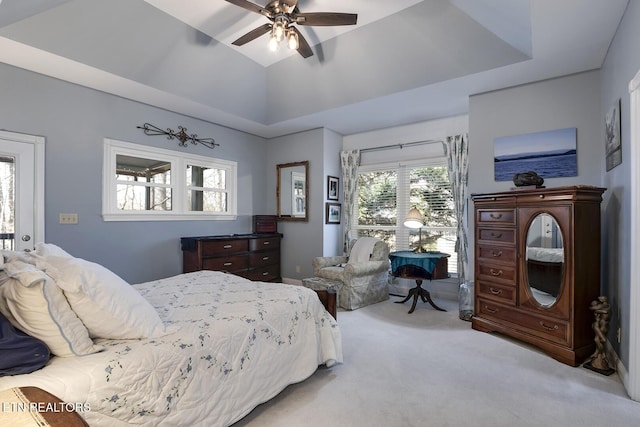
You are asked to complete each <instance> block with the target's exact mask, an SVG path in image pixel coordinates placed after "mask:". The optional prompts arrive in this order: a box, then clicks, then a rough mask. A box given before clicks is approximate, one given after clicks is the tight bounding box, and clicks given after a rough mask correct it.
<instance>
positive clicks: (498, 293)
mask: <svg viewBox="0 0 640 427" xmlns="http://www.w3.org/2000/svg"><path fill="white" fill-rule="evenodd" d="M489 291H491V293H492V294H494V295H500V294H501V293H502V289H495V288H489Z"/></svg>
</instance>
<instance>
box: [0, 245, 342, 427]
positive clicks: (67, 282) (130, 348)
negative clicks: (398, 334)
mask: <svg viewBox="0 0 640 427" xmlns="http://www.w3.org/2000/svg"><path fill="white" fill-rule="evenodd" d="M56 251H57V249H56ZM36 252H38V251H36ZM39 252H40V253H37V254H34V255H33V256H34V257H35V260H34V259H33V258H31V259H30V260H28V262H23V263H19V262H18V261H16V262H13V264H16V263H17V264H18V266H19V268H18V270H20V269H22V270H21V271H19V273H21V275H22V276H20V275H16V272H15V271H12V269H11V268H4V269H3V272H4V274H5V279H4V283H3V284H2V285H0V290H3V289H4V291H5V293H4V296H3V298H4V301H0V311H2V312H3V313H5V312H7V313H8V314H9V316H11V310H10V309H9V308H7V306H10V305H11V301H13V300H12V298H13V299H14V300H15V299H16V298H14V297H13V296H12V294H11V292H10V291H8V290H7V289H18V290H19V291H21V292H22V290H23V289H22V288H28V289H30V288H29V287H26V286H24V283H23V286H22V287H21V286H19V285H18V284H17V282H16V281H17V280H18V279H17V277H18V276H20V278H21V279H23V280H24V281H25V283H28V284H30V285H29V286H30V287H31V288H34V287H35V288H37V291H38V294H39V295H45V296H48V304H49V306H48V309H49V311H50V312H51V310H52V304H54V305H55V304H59V305H60V307H61V306H63V305H64V304H65V301H66V303H68V307H69V308H70V309H71V312H72V313H71V314H77V315H78V318H80V319H81V320H82V323H84V324H85V325H86V326H87V333H88V341H87V339H86V336H84V335H83V334H82V331H80V332H78V333H75V334H74V335H73V336H74V337H79V336H81V335H83V336H82V338H84V341H83V340H82V339H79V341H81V342H72V343H71V344H69V342H67V341H64V340H62V341H59V342H51V343H50V345H49V343H47V344H48V345H49V347H50V348H56V350H55V352H56V353H59V354H61V355H59V356H53V357H52V358H51V359H50V360H49V361H48V363H47V364H46V366H44V367H43V368H41V369H38V370H35V371H34V372H31V373H28V374H21V375H12V376H2V377H0V390H4V389H8V388H13V387H23V386H35V387H39V388H41V389H43V390H45V391H47V392H49V393H52V394H53V395H55V396H57V397H59V398H61V399H62V400H64V401H65V402H73V403H78V404H84V405H85V406H84V407H88V408H90V410H88V411H86V412H84V413H82V415H83V417H84V418H85V419H86V420H87V422H88V423H89V424H90V425H91V426H120V425H122V426H125V425H149V426H156V425H191V426H197V425H206V426H228V425H230V424H232V423H234V422H236V421H237V420H239V419H241V418H242V417H244V416H245V415H247V414H248V413H249V412H250V411H251V410H252V409H253V408H254V407H256V406H257V405H259V404H261V403H263V402H265V401H267V400H269V399H271V398H272V397H274V396H275V395H277V394H278V393H279V392H280V391H282V390H283V389H284V388H285V387H286V386H287V385H289V384H293V383H296V382H300V381H303V380H305V379H306V378H308V377H309V376H311V375H312V374H313V373H314V372H315V371H316V370H317V369H318V367H319V366H321V365H324V366H327V367H331V366H332V365H334V364H335V363H341V362H342V346H341V335H340V330H339V327H338V324H337V323H336V321H335V319H334V318H333V317H332V316H331V315H330V314H329V313H328V312H327V311H326V310H325V309H324V307H323V305H322V304H321V303H320V301H319V299H318V296H317V294H316V293H315V292H314V291H312V290H309V289H307V288H304V287H301V286H293V285H285V284H282V283H263V282H252V281H249V280H247V279H244V278H241V277H238V276H234V275H231V274H225V273H222V272H217V271H206V270H203V271H198V272H193V273H186V274H181V275H178V276H175V277H171V278H166V279H161V280H155V281H151V282H146V283H141V284H136V285H132V286H129V289H128V290H124V292H126V294H125V295H124V296H122V297H118V296H112V299H115V301H110V300H109V298H105V295H104V294H101V292H102V287H101V286H102V283H101V281H105V278H104V277H102V276H105V277H107V278H108V280H111V281H116V282H118V286H112V284H107V285H106V286H105V287H106V288H109V290H110V291H111V292H113V290H114V289H116V290H117V291H118V294H119V293H121V292H123V289H124V288H120V286H122V285H123V284H122V283H120V282H119V280H120V281H121V279H119V278H117V276H115V275H113V273H110V272H109V271H108V270H106V269H104V268H103V267H101V266H99V265H97V264H93V263H89V262H88V261H83V260H80V259H79V258H73V257H71V256H70V255H68V254H66V255H65V254H64V253H63V254H59V253H57V252H56V255H51V254H49V255H46V252H47V251H46V250H44V251H39ZM43 252H44V253H45V254H44V255H43V254H42V253H43ZM49 252H51V251H49ZM57 255H61V256H57ZM67 255H68V256H67ZM6 260H7V257H6V256H5V261H6ZM78 260H80V261H78ZM22 261H24V260H22ZM10 264H12V263H6V262H5V265H4V267H7V265H10ZM25 265H27V266H26V267H25ZM78 265H79V267H78ZM2 268H3V267H2V266H0V269H2ZM25 270H26V271H27V272H28V274H27V273H25ZM87 270H88V271H89V272H90V274H89V273H87ZM43 275H44V277H45V278H44V279H42V280H40V281H36V279H37V278H38V277H42V276H43ZM77 276H80V280H78V277H77ZM114 276H115V278H114ZM25 277H26V278H25ZM34 277H35V278H36V279H34ZM7 278H9V279H7ZM118 279H119V280H118ZM11 281H13V282H11ZM11 283H13V284H12V285H11ZM34 283H35V284H34ZM56 288H60V289H61V290H62V295H63V298H62V299H60V295H58V294H56V293H55V292H57V291H56V290H55V289H56ZM112 288H113V289H112ZM96 289H98V291H96ZM87 290H89V291H88V292H87ZM91 292H94V293H95V295H89V296H87V295H86V294H87V293H89V294H91ZM0 295H3V294H0ZM34 295H35V294H34ZM56 298H57V299H56ZM92 298H93V300H92ZM118 298H119V299H118ZM138 298H139V299H138ZM105 300H106V302H105ZM52 301H58V302H57V303H52ZM114 302H115V303H114ZM30 304H31V305H32V306H35V304H34V303H33V302H32V303H30ZM121 306H123V307H121ZM3 307H4V308H3ZM60 307H57V306H56V307H54V310H53V311H54V312H57V311H63V312H64V310H62V309H61V308H60ZM64 307H65V308H66V307H67V306H64ZM83 307H84V308H83ZM149 307H152V308H153V311H154V312H155V313H156V314H155V315H154V314H153V313H151V312H150V311H149V310H148V309H149ZM83 310H85V311H84V312H83ZM105 310H106V311H105ZM14 311H19V310H17V309H15V307H14ZM130 312H134V315H131V313H130ZM139 312H142V313H143V315H138V316H137V317H142V318H143V319H142V321H140V319H139V318H136V315H135V313H139ZM65 313H66V312H65ZM14 314H15V313H14ZM67 314H69V313H67ZM90 314H93V318H92V317H90V316H89V315H90ZM20 316H21V314H20V313H18V317H20ZM25 316H26V315H25ZM154 316H157V318H156V317H154ZM85 317H87V319H85ZM147 317H149V319H147ZM96 318H97V319H96ZM129 318H131V319H129ZM122 319H124V320H125V324H124V326H123V325H122V324H120V323H119V322H121V320H122ZM56 321H57V322H58V323H59V324H63V325H64V328H66V329H67V330H68V331H70V330H73V328H72V326H74V325H75V326H74V327H76V326H77V324H73V322H72V321H71V320H70V319H66V320H64V319H62V320H60V319H56ZM13 322H16V324H18V325H19V324H20V319H18V320H16V319H15V318H14V319H13ZM127 322H128V323H127ZM136 322H137V323H136ZM101 328H102V329H103V330H101ZM24 329H27V328H26V327H25V328H24ZM123 331H128V332H123ZM25 332H27V331H26V330H25ZM29 332H31V331H29ZM127 334H129V335H127ZM35 335H37V334H35ZM67 335H71V334H70V333H68V332H67ZM96 335H102V336H109V338H104V337H96ZM136 335H147V336H146V337H138V338H132V336H136ZM114 337H115V338H114ZM123 337H124V338H123ZM67 338H68V337H67ZM58 347H59V348H58ZM69 349H71V350H69ZM65 352H67V353H69V352H70V353H71V354H65ZM52 353H54V351H53V350H52Z"/></svg>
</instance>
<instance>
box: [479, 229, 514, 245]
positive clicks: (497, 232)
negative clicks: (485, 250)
mask: <svg viewBox="0 0 640 427" xmlns="http://www.w3.org/2000/svg"><path fill="white" fill-rule="evenodd" d="M478 241H485V242H492V243H504V244H510V245H515V244H516V230H515V229H514V228H489V227H478Z"/></svg>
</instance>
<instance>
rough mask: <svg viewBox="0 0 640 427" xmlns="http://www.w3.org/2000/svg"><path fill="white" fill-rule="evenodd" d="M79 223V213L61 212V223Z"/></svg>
mask: <svg viewBox="0 0 640 427" xmlns="http://www.w3.org/2000/svg"><path fill="white" fill-rule="evenodd" d="M77 223H78V214H77V213H61V214H60V224H77Z"/></svg>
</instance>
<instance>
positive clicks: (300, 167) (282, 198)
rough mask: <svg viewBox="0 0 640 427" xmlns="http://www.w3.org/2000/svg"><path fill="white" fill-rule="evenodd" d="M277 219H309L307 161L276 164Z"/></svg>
mask: <svg viewBox="0 0 640 427" xmlns="http://www.w3.org/2000/svg"><path fill="white" fill-rule="evenodd" d="M276 169H277V174H278V183H277V187H276V197H277V205H278V212H277V216H278V220H279V221H308V220H309V207H308V200H309V161H308V160H307V161H303V162H293V163H283V164H279V165H276Z"/></svg>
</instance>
